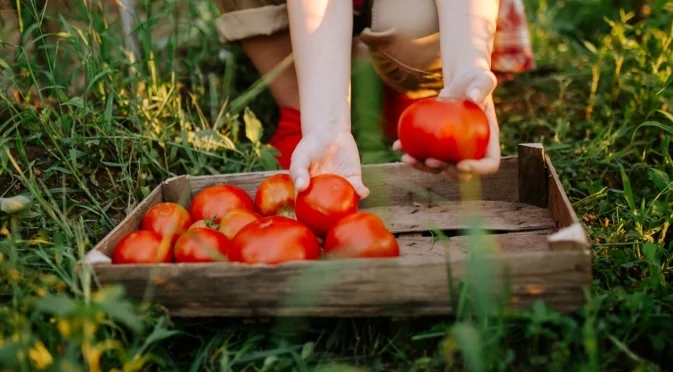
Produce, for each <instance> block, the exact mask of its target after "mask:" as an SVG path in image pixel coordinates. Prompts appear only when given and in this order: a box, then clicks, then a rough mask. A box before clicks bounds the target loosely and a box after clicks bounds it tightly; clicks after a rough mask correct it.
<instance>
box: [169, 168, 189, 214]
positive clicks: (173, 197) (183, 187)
mask: <svg viewBox="0 0 673 372" xmlns="http://www.w3.org/2000/svg"><path fill="white" fill-rule="evenodd" d="M161 186H162V188H163V192H164V201H167V202H173V203H178V204H180V205H181V206H183V207H185V209H189V204H190V203H191V201H192V193H191V191H192V190H191V185H190V177H189V176H179V177H174V178H171V179H169V180H166V181H165V182H164V183H162V184H161Z"/></svg>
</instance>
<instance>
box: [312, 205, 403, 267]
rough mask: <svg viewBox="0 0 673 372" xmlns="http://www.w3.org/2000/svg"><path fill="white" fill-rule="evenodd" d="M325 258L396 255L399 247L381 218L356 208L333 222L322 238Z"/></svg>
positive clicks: (398, 253) (398, 252)
mask: <svg viewBox="0 0 673 372" xmlns="http://www.w3.org/2000/svg"><path fill="white" fill-rule="evenodd" d="M324 253H325V257H326V258H380V257H398V256H399V255H400V247H399V245H398V244H397V239H395V236H394V235H393V234H392V233H391V232H390V231H388V229H386V226H385V225H384V223H383V221H381V219H380V218H379V217H378V216H376V215H374V214H372V213H369V212H357V213H353V214H351V215H348V216H346V217H344V218H342V219H341V220H339V222H337V223H336V224H335V225H334V226H332V228H331V229H330V231H329V232H328V233H327V238H325V246H324Z"/></svg>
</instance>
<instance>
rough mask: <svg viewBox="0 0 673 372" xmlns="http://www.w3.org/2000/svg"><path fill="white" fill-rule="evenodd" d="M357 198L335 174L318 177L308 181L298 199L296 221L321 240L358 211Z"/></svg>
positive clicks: (348, 185) (346, 182)
mask: <svg viewBox="0 0 673 372" xmlns="http://www.w3.org/2000/svg"><path fill="white" fill-rule="evenodd" d="M359 200H360V199H359V197H358V195H357V194H356V193H355V189H354V188H353V186H352V185H351V184H350V183H349V182H348V181H346V179H345V178H343V177H341V176H338V175H336V174H321V175H319V176H315V177H312V178H311V183H310V184H309V186H308V188H307V189H306V190H304V191H302V192H300V193H299V194H298V195H297V200H296V201H295V213H296V215H297V220H298V221H299V222H301V223H303V224H305V225H306V226H308V227H309V228H310V229H311V230H313V232H314V233H315V234H316V235H318V236H319V237H321V238H322V237H324V236H325V234H327V230H329V228H330V227H332V225H334V224H335V223H336V222H337V221H339V220H340V219H342V218H343V217H345V216H347V215H349V214H351V213H355V212H356V211H357V210H358V201H359Z"/></svg>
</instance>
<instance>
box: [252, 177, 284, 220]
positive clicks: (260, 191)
mask: <svg viewBox="0 0 673 372" xmlns="http://www.w3.org/2000/svg"><path fill="white" fill-rule="evenodd" d="M255 207H256V208H257V211H258V212H259V213H260V214H261V215H262V216H264V217H267V216H274V215H282V216H286V217H294V183H293V182H292V179H291V178H290V175H288V174H286V173H281V174H274V175H273V176H269V177H267V178H265V179H264V181H262V183H261V184H260V185H259V187H258V188H257V193H256V194H255Z"/></svg>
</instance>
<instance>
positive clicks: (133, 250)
mask: <svg viewBox="0 0 673 372" xmlns="http://www.w3.org/2000/svg"><path fill="white" fill-rule="evenodd" d="M172 260H173V251H172V250H171V246H170V241H169V240H167V239H166V240H165V241H162V238H161V236H160V235H159V234H157V233H155V232H154V231H149V230H138V231H134V232H132V233H130V234H128V235H126V236H124V237H123V238H122V239H121V240H120V241H119V242H118V243H117V245H116V246H115V250H114V253H113V254H112V263H114V264H150V263H161V262H165V263H168V262H171V261H172Z"/></svg>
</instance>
